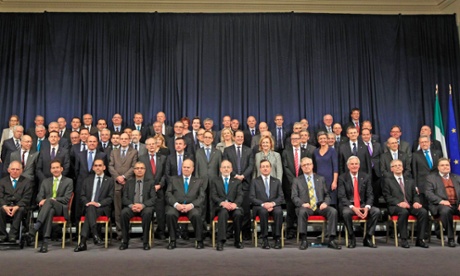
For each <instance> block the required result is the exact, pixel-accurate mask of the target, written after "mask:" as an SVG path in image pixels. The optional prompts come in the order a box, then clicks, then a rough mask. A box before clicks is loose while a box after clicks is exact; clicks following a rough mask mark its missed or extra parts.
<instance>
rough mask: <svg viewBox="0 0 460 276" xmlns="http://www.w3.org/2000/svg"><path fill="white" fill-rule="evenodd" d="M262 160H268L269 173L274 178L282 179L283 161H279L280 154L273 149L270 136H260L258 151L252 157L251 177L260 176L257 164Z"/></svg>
mask: <svg viewBox="0 0 460 276" xmlns="http://www.w3.org/2000/svg"><path fill="white" fill-rule="evenodd" d="M262 160H268V161H270V164H271V165H272V169H271V171H270V175H271V176H273V177H274V178H277V179H280V180H282V179H283V163H282V162H281V154H280V153H278V152H276V151H275V145H274V141H273V139H272V138H271V137H262V139H260V144H259V152H258V153H256V155H255V158H254V173H253V178H256V177H258V176H260V170H259V168H260V167H259V165H260V162H261V161H262Z"/></svg>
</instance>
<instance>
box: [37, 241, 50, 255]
mask: <svg viewBox="0 0 460 276" xmlns="http://www.w3.org/2000/svg"><path fill="white" fill-rule="evenodd" d="M38 252H40V253H47V252H48V243H47V242H43V243H42V246H41V247H40V250H39V251H38Z"/></svg>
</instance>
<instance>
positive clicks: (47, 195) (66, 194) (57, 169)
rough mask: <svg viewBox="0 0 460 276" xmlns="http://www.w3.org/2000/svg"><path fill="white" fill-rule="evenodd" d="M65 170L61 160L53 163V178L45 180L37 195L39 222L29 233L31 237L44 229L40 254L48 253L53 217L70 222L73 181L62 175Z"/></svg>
mask: <svg viewBox="0 0 460 276" xmlns="http://www.w3.org/2000/svg"><path fill="white" fill-rule="evenodd" d="M63 171H64V168H63V167H62V164H61V162H60V161H59V160H54V161H53V162H51V173H52V174H53V177H50V178H47V179H45V180H43V182H42V183H41V185H40V191H39V192H38V195H37V202H38V207H40V210H39V212H38V217H37V222H36V223H35V224H34V225H33V228H32V229H31V230H30V231H29V235H31V237H32V238H33V237H35V233H37V231H38V230H40V229H41V228H42V227H43V228H44V229H43V242H42V245H41V247H40V250H39V252H41V253H47V252H48V241H49V239H50V236H51V229H52V225H53V216H64V217H65V219H66V220H69V219H70V218H69V212H68V204H69V201H70V198H71V196H72V192H73V181H72V179H70V178H67V177H65V176H63V175H62V172H63Z"/></svg>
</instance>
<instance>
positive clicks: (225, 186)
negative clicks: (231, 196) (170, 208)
mask: <svg viewBox="0 0 460 276" xmlns="http://www.w3.org/2000/svg"><path fill="white" fill-rule="evenodd" d="M224 188H225V194H228V177H226V178H224Z"/></svg>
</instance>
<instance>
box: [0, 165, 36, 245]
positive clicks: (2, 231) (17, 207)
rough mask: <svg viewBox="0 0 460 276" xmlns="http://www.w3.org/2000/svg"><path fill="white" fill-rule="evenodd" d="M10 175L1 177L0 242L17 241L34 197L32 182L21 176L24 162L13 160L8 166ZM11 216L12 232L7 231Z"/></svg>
mask: <svg viewBox="0 0 460 276" xmlns="http://www.w3.org/2000/svg"><path fill="white" fill-rule="evenodd" d="M8 173H9V174H10V175H9V176H5V177H3V178H2V179H0V206H2V207H1V210H0V242H5V241H9V242H16V238H17V236H18V234H19V229H20V228H19V226H20V224H21V221H22V219H23V218H24V216H25V215H26V214H27V209H28V208H29V206H30V199H31V198H32V189H31V182H30V181H29V180H28V179H27V178H25V177H24V176H21V173H22V164H21V162H18V161H13V162H11V163H10V165H9V167H8ZM7 216H8V217H11V218H12V220H13V222H12V223H11V227H10V232H9V233H8V232H6V218H7Z"/></svg>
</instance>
